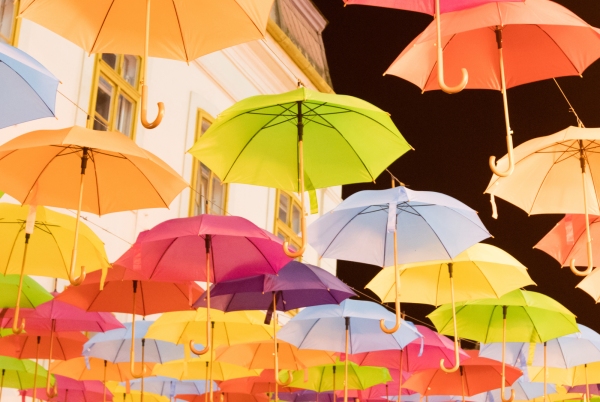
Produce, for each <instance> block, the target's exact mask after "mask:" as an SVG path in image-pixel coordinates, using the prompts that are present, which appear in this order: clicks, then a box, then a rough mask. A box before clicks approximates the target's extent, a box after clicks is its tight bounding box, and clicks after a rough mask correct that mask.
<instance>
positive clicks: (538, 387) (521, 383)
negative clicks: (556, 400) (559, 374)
mask: <svg viewBox="0 0 600 402" xmlns="http://www.w3.org/2000/svg"><path fill="white" fill-rule="evenodd" d="M506 389H507V390H509V391H512V390H514V391H515V401H531V400H533V399H535V398H539V397H542V396H544V385H543V384H541V383H539V382H528V381H525V380H523V377H521V378H519V379H518V380H517V381H515V382H514V383H513V384H512V385H511V386H510V387H506ZM548 393H549V394H554V393H556V386H555V385H554V384H548ZM548 396H550V395H548ZM473 399H475V400H476V401H477V402H497V401H499V400H500V399H501V398H500V390H499V389H495V390H492V391H488V392H486V393H484V394H480V395H475V397H474V398H473Z"/></svg>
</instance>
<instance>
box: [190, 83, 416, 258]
mask: <svg viewBox="0 0 600 402" xmlns="http://www.w3.org/2000/svg"><path fill="white" fill-rule="evenodd" d="M410 149H412V148H411V146H410V145H409V144H408V143H407V142H406V140H405V139H404V137H402V135H401V134H400V132H399V131H398V129H397V128H396V126H395V125H394V123H393V122H392V119H391V118H390V116H389V115H388V114H387V113H386V112H384V111H383V110H381V109H379V108H378V107H376V106H374V105H372V104H370V103H368V102H365V101H363V100H361V99H358V98H354V97H351V96H345V95H335V94H324V93H320V92H316V91H311V90H310V89H307V88H304V87H300V88H298V89H296V90H294V91H291V92H286V93H284V94H280V95H259V96H254V97H250V98H247V99H244V100H242V101H240V102H238V103H236V104H235V105H233V106H232V107H230V108H229V109H227V110H225V111H224V112H223V113H221V114H220V115H219V116H218V117H217V119H216V120H215V122H214V123H213V125H212V126H211V127H210V128H209V129H208V131H207V132H206V133H205V134H204V135H202V137H200V139H199V140H198V142H196V144H195V145H194V146H193V147H192V148H191V149H190V151H189V152H190V153H191V154H192V155H193V156H195V157H196V158H198V159H199V160H201V161H202V163H203V164H205V165H206V166H208V167H209V168H210V169H211V170H212V171H213V172H215V174H216V175H217V176H218V177H219V178H220V179H221V180H222V181H223V182H226V183H246V184H254V185H259V186H267V187H274V188H278V189H281V190H286V191H295V192H298V193H300V196H301V201H302V202H301V205H302V207H303V208H304V191H305V190H307V191H310V190H315V189H317V188H324V187H330V186H338V185H341V184H350V183H361V182H371V181H375V179H376V178H377V176H379V174H380V173H381V172H382V171H383V170H384V169H386V168H387V167H388V166H389V165H390V164H391V163H392V162H393V161H395V160H396V159H397V158H399V157H400V156H401V155H403V154H404V153H405V152H407V151H408V150H410ZM302 172H303V174H301V173H302ZM301 230H302V246H301V248H300V250H298V251H296V252H291V251H290V250H288V247H287V244H284V250H285V251H286V254H288V255H289V256H291V257H298V256H300V255H302V253H303V251H304V249H305V247H306V220H305V214H304V210H302V213H301Z"/></svg>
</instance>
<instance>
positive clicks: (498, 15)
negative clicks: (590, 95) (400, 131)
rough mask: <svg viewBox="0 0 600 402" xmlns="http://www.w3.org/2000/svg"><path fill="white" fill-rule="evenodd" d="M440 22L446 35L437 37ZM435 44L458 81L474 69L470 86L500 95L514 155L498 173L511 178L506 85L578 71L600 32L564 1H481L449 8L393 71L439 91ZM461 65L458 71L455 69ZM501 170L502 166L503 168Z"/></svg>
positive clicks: (599, 49) (599, 47) (597, 46)
mask: <svg viewBox="0 0 600 402" xmlns="http://www.w3.org/2000/svg"><path fill="white" fill-rule="evenodd" d="M437 24H441V31H442V32H443V34H444V36H443V37H442V38H441V40H440V39H438V38H439V37H438V34H437V32H439V31H440V30H439V29H437V27H436V26H435V25H437ZM435 43H440V44H441V45H442V46H443V48H444V54H445V61H446V63H447V66H449V67H450V68H451V70H452V72H450V73H449V74H448V77H449V79H450V81H454V82H456V81H458V80H459V79H460V78H459V76H458V74H457V72H458V71H457V69H458V67H462V66H465V67H466V68H467V69H468V70H469V82H468V84H467V86H466V88H472V89H495V90H500V91H501V93H502V100H503V104H504V120H505V125H506V145H507V148H508V155H507V157H505V158H504V159H503V160H501V161H499V162H498V165H496V158H495V157H494V156H492V157H490V161H489V165H490V168H491V169H492V171H493V172H494V173H495V174H496V175H498V176H502V177H506V176H509V175H510V174H511V173H512V172H513V169H514V166H515V162H516V159H515V158H514V155H513V149H512V148H513V146H512V130H511V128H510V119H509V113H508V101H507V95H506V90H507V89H508V88H511V87H514V86H517V85H522V84H526V83H529V82H534V81H539V80H544V79H548V78H553V77H561V76H567V75H577V76H580V75H581V74H582V73H583V71H584V70H585V69H586V68H587V67H588V66H589V65H590V64H592V63H593V62H594V61H595V60H596V59H597V58H598V57H600V33H599V32H598V31H596V30H595V29H594V28H593V27H591V26H590V25H588V24H587V23H586V22H585V21H583V20H582V19H580V18H579V17H577V16H576V15H575V14H573V13H572V12H570V11H569V10H567V9H566V8H564V7H563V6H561V5H559V4H557V3H554V2H552V1H549V0H527V1H523V2H504V3H496V2H490V3H487V4H484V5H482V6H480V7H476V8H471V9H468V10H463V11H455V12H451V13H446V14H444V19H443V21H440V20H439V19H438V20H437V21H436V22H435V24H434V23H432V24H430V25H429V26H428V27H427V28H426V29H425V31H424V32H423V33H421V34H420V35H419V36H418V37H417V38H415V39H414V40H413V41H412V43H410V44H409V45H408V46H407V47H406V48H405V49H404V50H403V51H402V53H401V54H400V56H398V58H397V59H396V60H395V61H394V63H392V65H391V66H390V67H389V68H388V69H387V71H386V74H392V75H396V76H398V77H400V78H403V79H405V80H408V81H410V82H412V83H413V84H415V85H417V86H418V87H419V88H421V89H422V90H423V91H428V90H434V89H438V88H439V86H438V84H437V80H436V79H435V75H434V74H431V72H432V71H433V69H434V68H435V62H436V57H435V52H436V46H434V44H435ZM455 70H456V71H455ZM501 169H502V170H501Z"/></svg>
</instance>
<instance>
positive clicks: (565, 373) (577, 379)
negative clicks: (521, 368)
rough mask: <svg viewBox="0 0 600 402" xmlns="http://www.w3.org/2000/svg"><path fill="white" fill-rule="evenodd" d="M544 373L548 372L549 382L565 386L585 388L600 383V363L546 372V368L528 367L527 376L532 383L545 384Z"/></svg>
mask: <svg viewBox="0 0 600 402" xmlns="http://www.w3.org/2000/svg"><path fill="white" fill-rule="evenodd" d="M534 359H535V356H534ZM538 359H539V357H538ZM586 366H587V367H586ZM544 372H546V377H547V381H549V382H552V383H555V384H563V385H565V386H576V385H584V386H585V384H593V383H598V382H600V363H599V362H594V363H589V364H582V365H580V366H575V367H569V368H558V367H547V368H546V370H544V367H542V366H528V367H527V374H528V375H529V378H530V380H531V381H535V382H543V381H544ZM580 396H585V392H584V393H583V395H580ZM563 399H568V398H563Z"/></svg>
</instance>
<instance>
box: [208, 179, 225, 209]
mask: <svg viewBox="0 0 600 402" xmlns="http://www.w3.org/2000/svg"><path fill="white" fill-rule="evenodd" d="M225 192H226V190H225V185H224V184H223V183H222V182H221V180H219V178H218V177H217V176H215V175H214V174H213V175H212V197H211V201H212V204H211V205H210V213H211V214H213V215H225Z"/></svg>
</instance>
